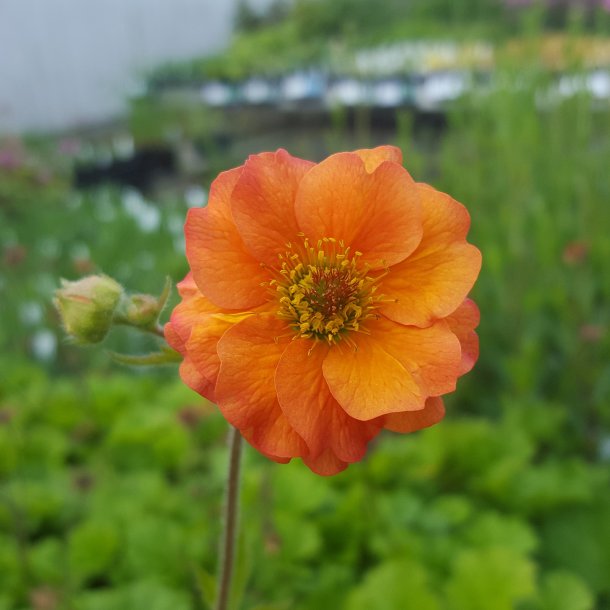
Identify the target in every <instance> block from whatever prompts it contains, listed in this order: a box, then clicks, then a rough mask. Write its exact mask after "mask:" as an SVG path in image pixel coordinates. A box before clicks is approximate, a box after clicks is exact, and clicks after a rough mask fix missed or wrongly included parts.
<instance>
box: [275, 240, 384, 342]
mask: <svg viewBox="0 0 610 610" xmlns="http://www.w3.org/2000/svg"><path fill="white" fill-rule="evenodd" d="M286 247H287V251H286V253H285V254H283V255H280V263H281V269H280V270H279V274H280V276H279V278H278V279H277V280H273V281H272V282H271V285H272V286H274V287H275V289H276V291H277V294H278V295H279V301H280V305H281V307H280V311H279V312H278V315H279V316H280V317H281V318H282V319H285V320H287V321H288V322H289V323H290V324H291V326H292V327H293V328H294V330H295V331H296V332H297V336H301V337H303V338H315V339H324V340H325V341H327V342H328V343H329V344H333V343H336V342H337V341H339V340H340V339H342V338H344V337H345V336H346V335H347V333H348V332H350V331H361V332H362V331H363V330H364V329H363V328H362V324H363V322H364V321H365V320H367V319H369V318H372V317H375V313H374V308H375V303H376V302H377V301H378V300H379V298H378V297H377V296H376V295H375V292H376V290H377V286H376V285H375V284H376V282H377V279H378V278H377V279H376V278H372V277H370V276H369V275H368V271H369V268H368V266H367V265H365V264H361V263H360V260H359V259H360V257H361V256H362V254H361V253H360V252H354V253H353V254H352V253H351V252H350V248H349V247H347V248H346V247H345V246H344V244H343V242H337V241H336V240H335V239H333V238H324V239H321V240H319V241H318V243H317V244H316V246H315V247H314V246H312V245H311V244H310V243H309V241H308V240H307V239H304V240H303V243H302V244H299V245H296V246H295V245H293V244H286Z"/></svg>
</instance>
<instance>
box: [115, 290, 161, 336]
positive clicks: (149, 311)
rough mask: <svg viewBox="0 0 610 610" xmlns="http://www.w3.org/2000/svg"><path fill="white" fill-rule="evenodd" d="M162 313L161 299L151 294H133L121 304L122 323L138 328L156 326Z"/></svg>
mask: <svg viewBox="0 0 610 610" xmlns="http://www.w3.org/2000/svg"><path fill="white" fill-rule="evenodd" d="M160 312H161V310H160V307H159V299H157V298H156V297H153V296H152V295H150V294H133V295H131V296H128V297H127V298H126V299H124V301H123V303H122V304H121V312H120V321H121V322H123V321H124V323H125V324H129V325H131V326H136V327H138V328H149V327H151V326H152V325H154V324H156V322H157V319H158V318H159V313H160Z"/></svg>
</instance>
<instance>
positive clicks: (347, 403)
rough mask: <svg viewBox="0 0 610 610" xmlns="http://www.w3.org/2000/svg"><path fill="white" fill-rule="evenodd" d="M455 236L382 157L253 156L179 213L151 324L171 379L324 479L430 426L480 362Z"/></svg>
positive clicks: (465, 260) (475, 269)
mask: <svg viewBox="0 0 610 610" xmlns="http://www.w3.org/2000/svg"><path fill="white" fill-rule="evenodd" d="M469 226H470V217H469V215H468V212H467V211H466V209H465V208H464V206H462V205H461V204H459V203H458V202H457V201H455V200H453V199H452V198H451V197H449V196H448V195H445V194H444V193H440V192H439V191H436V190H435V189H433V188H432V187H430V186H428V185H425V184H421V183H417V182H415V181H414V180H413V179H412V178H411V176H410V175H409V173H408V172H407V171H406V170H405V169H404V168H403V167H402V155H401V152H400V150H399V149H397V148H395V147H392V146H381V147H379V148H375V149H372V150H358V151H355V152H352V153H339V154H336V155H332V156H330V157H329V158H327V159H326V160H324V161H322V162H321V163H319V164H314V163H310V162H309V161H304V160H302V159H297V158H295V157H292V156H291V155H289V154H288V153H287V152H286V151H284V150H278V151H277V152H275V153H262V154H260V155H254V156H251V157H250V158H249V159H248V160H247V161H246V163H245V164H244V165H243V166H241V167H238V168H236V169H233V170H230V171H228V172H224V173H222V174H220V175H219V176H218V178H217V179H216V180H215V181H214V182H213V184H212V187H211V189H210V198H209V203H208V205H207V207H205V208H200V209H191V210H190V211H189V214H188V218H187V221H186V226H185V234H186V254H187V258H188V261H189V265H190V268H191V271H190V273H189V274H188V275H187V276H186V278H185V279H184V280H183V281H182V282H181V283H180V284H179V285H178V290H179V292H180V296H181V297H182V301H181V303H180V304H179V305H178V306H177V307H176V308H175V309H174V311H173V312H172V315H171V318H170V321H169V323H168V324H167V325H166V327H165V336H166V338H167V341H168V342H169V344H170V345H171V346H172V347H173V348H174V349H176V350H177V351H179V352H180V353H181V354H182V355H183V361H182V364H181V366H180V374H181V376H182V379H183V380H184V381H185V383H186V384H188V385H189V386H190V387H192V388H193V389H194V390H195V391H197V392H199V393H200V394H202V395H203V396H205V397H206V398H208V399H210V400H211V401H213V402H215V403H216V404H217V405H218V407H219V409H220V410H221V412H222V413H223V415H224V416H225V418H226V419H227V420H228V421H229V423H231V424H232V425H233V426H235V427H236V428H238V429H239V430H240V431H241V433H242V434H243V436H244V437H245V438H246V439H247V440H248V442H249V443H250V444H251V445H253V446H254V447H255V448H256V449H258V450H259V451H260V452H261V453H263V454H264V455H266V456H267V457H269V458H271V459H273V460H275V461H277V462H288V461H289V460H290V459H291V458H293V457H301V458H302V459H303V461H304V462H305V464H307V466H309V468H311V469H312V470H313V471H314V472H317V473H319V474H323V475H331V474H336V473H338V472H340V471H341V470H343V469H345V468H346V467H347V465H348V464H349V463H351V462H356V461H358V460H360V459H362V457H363V456H364V454H365V452H366V447H367V444H368V442H369V441H370V440H371V439H372V438H374V437H375V436H376V435H377V434H378V433H379V432H380V431H381V430H382V429H384V428H385V429H389V430H393V431H396V432H403V433H405V432H412V431H415V430H419V429H421V428H425V427H427V426H430V425H433V424H435V423H437V422H438V421H440V420H441V419H442V418H443V416H444V413H445V411H444V406H443V401H442V396H443V395H444V394H447V393H449V392H452V391H453V390H454V389H455V387H456V382H457V379H458V377H460V376H461V375H463V374H464V373H466V372H468V371H469V370H470V369H471V368H472V367H473V366H474V363H475V361H476V359H477V357H478V352H479V345H478V338H477V335H476V333H475V332H474V329H475V328H476V326H477V325H478V322H479V311H478V309H477V306H476V305H475V304H474V302H473V301H472V300H470V299H468V298H467V295H468V292H469V291H470V289H471V288H472V286H473V284H474V282H475V280H476V278H477V276H478V273H479V270H480V267H481V254H480V252H479V250H477V248H475V247H474V246H472V245H471V244H469V243H467V241H466V234H467V232H468V229H469Z"/></svg>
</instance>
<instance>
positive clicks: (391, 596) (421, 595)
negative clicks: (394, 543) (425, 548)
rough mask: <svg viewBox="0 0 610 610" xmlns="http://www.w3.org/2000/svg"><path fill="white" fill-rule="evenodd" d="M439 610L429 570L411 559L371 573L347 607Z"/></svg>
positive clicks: (367, 609) (360, 608)
mask: <svg viewBox="0 0 610 610" xmlns="http://www.w3.org/2000/svg"><path fill="white" fill-rule="evenodd" d="M406 608H413V609H416V610H438V608H439V603H438V599H437V597H436V596H435V595H434V593H433V591H432V590H431V588H430V587H429V585H428V577H427V574H426V572H425V570H424V569H423V568H422V567H421V566H420V565H418V564H416V563H414V562H410V561H403V560H393V561H389V562H387V563H384V564H382V565H381V566H379V567H378V568H375V569H374V570H372V571H371V572H369V573H368V574H367V575H366V577H365V579H364V582H363V583H362V584H361V585H360V586H359V587H358V588H357V589H356V590H355V591H354V592H353V593H352V594H351V595H350V596H349V598H348V601H347V605H346V610H405V609H406Z"/></svg>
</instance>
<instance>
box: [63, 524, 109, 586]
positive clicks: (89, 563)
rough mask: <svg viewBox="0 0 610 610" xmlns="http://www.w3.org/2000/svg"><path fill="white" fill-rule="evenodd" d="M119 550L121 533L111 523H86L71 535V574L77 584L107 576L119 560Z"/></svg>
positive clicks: (69, 548)
mask: <svg viewBox="0 0 610 610" xmlns="http://www.w3.org/2000/svg"><path fill="white" fill-rule="evenodd" d="M119 549H120V538H119V533H118V531H117V529H116V527H115V526H114V525H113V524H112V523H110V522H107V521H102V520H89V521H85V522H84V523H81V524H80V525H78V526H77V527H76V528H74V529H73V530H72V533H71V534H70V540H69V545H68V557H69V565H70V573H71V574H73V575H74V577H75V579H76V580H77V581H78V582H83V581H86V580H88V579H90V578H93V577H96V576H102V575H105V574H106V572H107V571H108V570H109V569H110V568H111V566H112V565H113V564H114V562H115V560H116V559H117V557H118V553H119Z"/></svg>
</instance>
